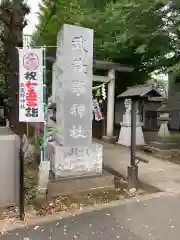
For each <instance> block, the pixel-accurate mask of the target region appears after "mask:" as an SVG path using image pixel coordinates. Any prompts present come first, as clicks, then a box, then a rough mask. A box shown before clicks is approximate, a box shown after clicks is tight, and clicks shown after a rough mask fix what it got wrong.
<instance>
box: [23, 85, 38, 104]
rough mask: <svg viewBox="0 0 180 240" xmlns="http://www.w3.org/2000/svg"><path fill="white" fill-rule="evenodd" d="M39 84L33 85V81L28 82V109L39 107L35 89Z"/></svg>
mask: <svg viewBox="0 0 180 240" xmlns="http://www.w3.org/2000/svg"><path fill="white" fill-rule="evenodd" d="M37 85H38V84H37V83H32V82H31V81H28V82H27V83H26V87H27V94H26V105H27V106H28V107H31V108H32V107H36V106H37V93H36V91H35V89H34V87H35V86H37Z"/></svg>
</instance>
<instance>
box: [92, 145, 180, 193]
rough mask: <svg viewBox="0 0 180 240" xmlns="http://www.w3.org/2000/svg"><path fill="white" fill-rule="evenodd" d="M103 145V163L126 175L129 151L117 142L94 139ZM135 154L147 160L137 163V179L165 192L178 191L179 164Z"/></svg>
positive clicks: (179, 180) (179, 185)
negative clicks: (146, 162)
mask: <svg viewBox="0 0 180 240" xmlns="http://www.w3.org/2000/svg"><path fill="white" fill-rule="evenodd" d="M94 141H96V142H98V143H101V144H102V145H103V147H104V158H103V163H104V165H105V166H107V167H108V168H112V169H113V170H115V171H117V172H119V173H120V174H121V175H123V176H127V167H128V165H129V163H130V151H129V149H128V148H126V147H122V146H120V145H118V144H116V145H115V144H109V143H106V142H103V141H99V140H94ZM137 155H139V156H143V157H144V158H146V159H147V160H149V163H148V164H145V163H140V164H139V180H140V181H141V182H144V183H146V184H149V185H152V186H154V187H156V188H158V189H160V190H162V191H165V192H173V193H180V165H177V164H174V163H171V162H168V161H163V160H160V159H157V158H154V157H151V156H149V155H146V154H144V153H142V152H137Z"/></svg>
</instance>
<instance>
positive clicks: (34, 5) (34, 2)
mask: <svg viewBox="0 0 180 240" xmlns="http://www.w3.org/2000/svg"><path fill="white" fill-rule="evenodd" d="M26 2H27V3H28V5H29V6H30V8H31V13H30V14H29V15H28V16H27V17H26V18H27V20H28V25H27V26H26V27H25V28H24V34H30V35H32V33H33V31H34V30H35V26H36V24H37V23H38V18H37V16H38V15H37V14H38V12H39V7H38V5H39V3H40V0H26Z"/></svg>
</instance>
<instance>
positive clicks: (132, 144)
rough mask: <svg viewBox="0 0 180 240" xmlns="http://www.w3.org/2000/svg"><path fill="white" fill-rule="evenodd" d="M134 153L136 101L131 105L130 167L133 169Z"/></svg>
mask: <svg viewBox="0 0 180 240" xmlns="http://www.w3.org/2000/svg"><path fill="white" fill-rule="evenodd" d="M135 152H136V101H135V100H133V99H132V104H131V166H132V167H134V166H135V164H136V162H135V154H136V153H135Z"/></svg>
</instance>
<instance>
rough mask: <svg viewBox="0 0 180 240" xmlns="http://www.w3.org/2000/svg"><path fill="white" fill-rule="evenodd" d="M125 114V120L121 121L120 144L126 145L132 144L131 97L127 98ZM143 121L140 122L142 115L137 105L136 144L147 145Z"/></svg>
mask: <svg viewBox="0 0 180 240" xmlns="http://www.w3.org/2000/svg"><path fill="white" fill-rule="evenodd" d="M124 105H125V109H126V110H125V114H124V115H123V122H121V123H120V125H121V129H120V133H119V139H118V144H121V145H123V146H126V147H130V146H131V99H125V101H124ZM142 126H143V123H141V122H140V115H139V110H138V106H137V111H136V145H137V146H142V145H145V142H144V135H143V131H142Z"/></svg>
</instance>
